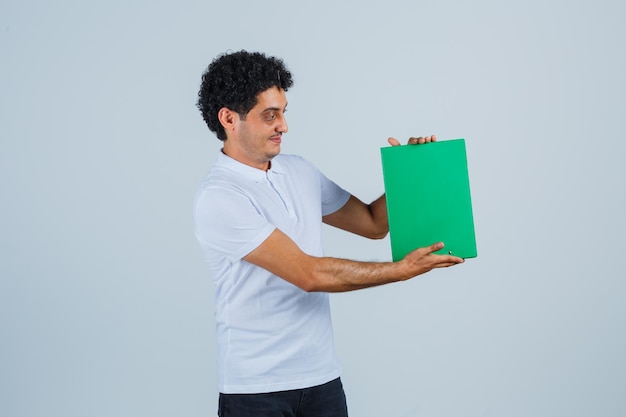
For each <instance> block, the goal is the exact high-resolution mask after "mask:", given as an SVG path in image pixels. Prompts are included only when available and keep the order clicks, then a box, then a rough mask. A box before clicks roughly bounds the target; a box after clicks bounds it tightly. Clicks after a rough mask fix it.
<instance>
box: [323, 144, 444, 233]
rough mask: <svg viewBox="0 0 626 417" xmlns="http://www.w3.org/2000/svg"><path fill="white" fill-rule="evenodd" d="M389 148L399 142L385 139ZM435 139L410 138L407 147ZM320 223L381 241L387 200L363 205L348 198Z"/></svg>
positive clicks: (385, 222) (385, 224) (385, 225)
mask: <svg viewBox="0 0 626 417" xmlns="http://www.w3.org/2000/svg"><path fill="white" fill-rule="evenodd" d="M387 141H388V142H389V144H390V145H391V146H400V141H398V140H397V139H395V138H389V139H387ZM435 141H437V137H436V136H435V135H432V136H424V137H422V136H420V137H417V138H415V137H411V138H409V140H408V144H409V145H421V144H423V143H428V142H435ZM322 221H323V222H324V223H326V224H328V225H330V226H334V227H337V228H339V229H343V230H346V231H348V232H352V233H355V234H357V235H360V236H364V237H367V238H370V239H382V238H384V237H385V236H387V233H388V232H389V222H388V219H387V199H386V198H385V195H384V194H383V195H382V196H380V197H379V198H377V199H376V200H374V201H373V202H372V203H371V204H365V203H364V202H362V201H361V200H359V199H358V198H356V197H354V196H350V199H349V200H348V202H347V203H346V204H344V206H343V207H341V208H340V209H339V210H337V211H336V212H334V213H331V214H329V215H326V216H324V217H323V218H322Z"/></svg>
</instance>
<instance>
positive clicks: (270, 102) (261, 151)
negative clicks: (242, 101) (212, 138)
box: [224, 87, 287, 169]
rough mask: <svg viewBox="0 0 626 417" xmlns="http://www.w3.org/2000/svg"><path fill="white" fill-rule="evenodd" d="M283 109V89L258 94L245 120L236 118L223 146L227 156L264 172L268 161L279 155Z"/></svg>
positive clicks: (285, 107)
mask: <svg viewBox="0 0 626 417" xmlns="http://www.w3.org/2000/svg"><path fill="white" fill-rule="evenodd" d="M286 110H287V97H286V95H285V90H282V89H280V88H278V87H272V88H269V89H267V90H265V91H263V92H261V93H259V95H258V96H257V104H256V105H255V106H254V107H253V108H252V110H250V111H249V112H248V114H247V115H246V118H245V120H242V119H241V117H240V116H239V115H237V119H238V120H237V122H236V124H235V129H234V132H233V133H234V134H233V135H232V137H229V139H228V140H227V141H226V142H230V143H227V144H225V148H224V151H225V152H226V154H227V155H229V156H231V157H233V158H235V159H237V160H238V161H240V162H242V163H244V164H247V165H250V166H253V167H255V168H259V169H267V167H268V165H269V161H271V159H272V158H273V157H275V156H276V155H278V154H279V153H280V143H281V140H282V134H283V133H285V132H287V121H286V120H285V111H286ZM227 145H233V146H227Z"/></svg>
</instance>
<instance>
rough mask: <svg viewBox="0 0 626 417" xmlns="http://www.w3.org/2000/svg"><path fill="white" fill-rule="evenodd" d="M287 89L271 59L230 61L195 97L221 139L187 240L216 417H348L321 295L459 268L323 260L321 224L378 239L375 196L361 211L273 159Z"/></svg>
mask: <svg viewBox="0 0 626 417" xmlns="http://www.w3.org/2000/svg"><path fill="white" fill-rule="evenodd" d="M292 83H293V82H292V77H291V73H290V72H289V71H288V70H287V69H286V67H285V65H284V63H283V62H282V60H280V59H277V58H274V57H266V56H265V55H264V54H261V53H249V52H246V51H240V52H235V53H230V54H225V55H221V56H219V57H217V58H216V59H215V60H214V61H213V62H212V63H211V64H210V65H209V67H208V69H207V70H206V72H205V73H204V74H203V77H202V85H201V88H200V92H199V94H198V96H199V99H198V108H199V109H200V111H201V113H202V116H203V118H204V120H205V121H206V123H207V125H208V127H209V129H210V130H211V131H213V132H214V133H215V134H216V135H217V137H218V139H220V140H222V141H223V148H222V152H220V154H219V155H218V157H217V161H216V162H215V164H214V165H213V167H212V168H211V170H210V171H209V173H208V175H207V176H206V178H205V180H204V182H203V183H202V185H201V186H200V189H199V190H198V194H197V197H196V201H195V233H196V237H197V239H198V241H199V243H200V245H201V247H202V250H203V254H204V257H205V259H206V261H207V263H208V265H209V270H210V273H211V276H212V278H213V280H214V282H215V285H216V323H217V341H218V374H219V375H218V383H219V391H220V399H219V411H218V415H219V416H221V417H228V416H232V417H243V416H254V417H266V416H267V417H270V416H276V417H278V416H293V417H305V416H311V417H318V416H320V417H321V416H324V417H345V416H347V407H346V401H345V395H344V392H343V388H342V385H341V381H340V379H339V376H340V365H339V361H338V360H337V357H336V354H335V350H334V343H333V332H332V327H331V319H330V308H329V301H328V293H329V292H339V291H352V290H357V289H361V288H367V287H372V286H376V285H382V284H387V283H391V282H396V281H402V280H407V279H409V278H412V277H415V276H417V275H420V274H423V273H425V272H428V271H430V270H432V269H433V268H441V267H448V266H451V265H455V264H458V263H461V262H463V260H462V259H460V258H457V257H454V256H446V255H436V254H434V253H433V252H435V251H437V250H439V249H441V248H442V247H443V244H441V243H435V244H433V245H432V246H430V247H425V248H420V249H416V250H415V251H413V252H411V253H409V254H408V255H407V256H406V257H405V258H404V259H403V260H401V261H398V262H357V261H351V260H346V259H337V258H329V257H324V256H323V252H322V243H321V234H322V222H324V223H326V224H329V225H331V226H335V227H338V228H341V229H343V230H347V231H349V232H352V233H356V234H359V235H361V236H364V237H367V238H371V239H380V238H383V237H384V236H386V234H387V232H388V229H389V227H388V223H387V208H386V202H385V196H384V195H383V196H381V197H380V198H378V199H377V200H375V201H374V202H372V203H371V204H365V203H363V202H362V201H360V200H359V199H358V198H356V197H354V196H352V195H350V194H349V193H348V192H347V191H345V190H343V189H341V188H340V187H339V186H337V185H336V184H335V183H333V182H332V181H330V180H329V179H327V178H326V177H325V176H324V175H323V174H322V173H321V172H319V171H318V170H317V169H316V168H315V167H314V166H313V165H312V164H311V163H309V162H308V161H306V160H305V159H303V158H301V157H298V156H293V155H281V154H280V145H281V142H282V136H283V134H284V133H286V132H287V121H286V119H285V111H286V109H287V98H286V95H285V92H286V91H287V90H288V89H289V88H290V87H291V86H292ZM433 140H435V137H434V136H430V137H425V138H423V137H420V138H411V139H409V143H424V142H430V141H433ZM389 142H390V144H392V145H396V146H397V145H399V142H398V141H397V140H395V139H393V138H390V139H389Z"/></svg>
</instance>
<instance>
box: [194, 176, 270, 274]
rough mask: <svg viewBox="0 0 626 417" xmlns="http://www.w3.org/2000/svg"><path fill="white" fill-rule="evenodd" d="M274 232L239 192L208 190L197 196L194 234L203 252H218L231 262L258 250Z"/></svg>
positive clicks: (216, 188)
mask: <svg viewBox="0 0 626 417" xmlns="http://www.w3.org/2000/svg"><path fill="white" fill-rule="evenodd" d="M274 229H275V226H274V225H272V224H271V223H269V222H268V221H267V220H266V219H265V217H264V216H263V215H262V214H261V213H259V211H258V210H257V209H256V208H255V206H254V205H253V204H252V202H251V201H250V199H249V198H248V197H247V196H245V195H244V194H243V193H242V192H238V191H237V190H233V189H224V188H219V187H210V188H207V189H205V190H203V191H202V192H201V193H200V194H199V195H198V197H197V200H196V205H195V234H196V238H197V239H198V242H199V243H200V245H201V246H202V247H203V248H204V249H205V250H209V251H211V252H213V253H215V252H217V253H221V254H222V255H223V256H224V257H225V258H226V259H228V260H229V261H231V262H234V261H236V260H239V259H241V258H243V257H244V256H246V255H247V254H248V253H250V252H251V251H252V250H254V249H255V248H256V247H258V246H259V245H260V244H261V243H263V241H264V240H265V239H267V238H268V237H269V235H270V234H271V233H272V232H273V231H274Z"/></svg>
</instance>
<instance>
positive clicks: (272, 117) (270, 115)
mask: <svg viewBox="0 0 626 417" xmlns="http://www.w3.org/2000/svg"><path fill="white" fill-rule="evenodd" d="M275 118H276V113H270V114H268V115H267V116H265V120H268V121H270V120H274V119H275Z"/></svg>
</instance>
